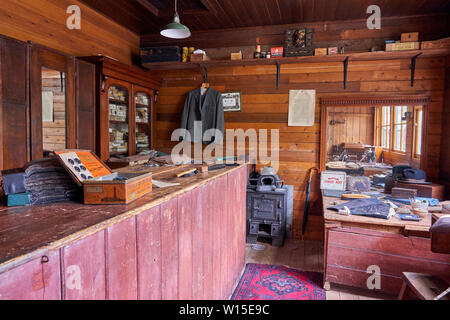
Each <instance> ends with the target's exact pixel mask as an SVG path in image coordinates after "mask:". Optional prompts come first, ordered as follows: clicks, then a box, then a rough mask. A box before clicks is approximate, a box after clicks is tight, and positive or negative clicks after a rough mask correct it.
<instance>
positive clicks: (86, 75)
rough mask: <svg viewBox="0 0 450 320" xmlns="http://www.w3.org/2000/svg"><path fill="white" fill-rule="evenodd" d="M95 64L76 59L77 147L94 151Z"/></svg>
mask: <svg viewBox="0 0 450 320" xmlns="http://www.w3.org/2000/svg"><path fill="white" fill-rule="evenodd" d="M95 90H96V89H95V66H94V65H93V64H90V63H87V62H84V61H81V60H79V59H76V106H77V108H76V111H77V112H76V113H77V148H78V149H86V150H92V151H94V152H95V147H96V146H95V140H96V132H97V131H96V130H97V128H96V127H97V125H96V114H95V113H96V110H95V106H96V104H95Z"/></svg>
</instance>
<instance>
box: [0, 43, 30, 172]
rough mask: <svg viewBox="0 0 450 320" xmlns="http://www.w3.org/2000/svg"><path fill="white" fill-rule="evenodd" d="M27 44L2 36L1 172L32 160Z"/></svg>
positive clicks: (0, 61) (0, 94) (0, 100)
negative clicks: (30, 154)
mask: <svg viewBox="0 0 450 320" xmlns="http://www.w3.org/2000/svg"><path fill="white" fill-rule="evenodd" d="M27 59H28V55H27V45H26V43H24V42H21V41H16V40H13V39H10V38H6V37H1V36H0V147H1V148H2V150H3V154H2V155H0V170H1V169H12V168H18V167H22V166H23V165H24V164H25V163H26V162H27V161H29V144H28V142H29V141H28V138H29V134H28V97H29V95H28V74H27V72H28V68H27Z"/></svg>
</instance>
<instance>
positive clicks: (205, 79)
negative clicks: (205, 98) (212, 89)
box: [202, 66, 209, 89]
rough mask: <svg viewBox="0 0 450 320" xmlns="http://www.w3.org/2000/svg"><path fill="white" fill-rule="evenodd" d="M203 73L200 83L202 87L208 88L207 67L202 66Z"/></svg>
mask: <svg viewBox="0 0 450 320" xmlns="http://www.w3.org/2000/svg"><path fill="white" fill-rule="evenodd" d="M203 74H204V79H203V83H202V89H207V88H209V83H208V69H207V68H206V67H205V66H203Z"/></svg>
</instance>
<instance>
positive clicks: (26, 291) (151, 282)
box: [0, 164, 247, 300]
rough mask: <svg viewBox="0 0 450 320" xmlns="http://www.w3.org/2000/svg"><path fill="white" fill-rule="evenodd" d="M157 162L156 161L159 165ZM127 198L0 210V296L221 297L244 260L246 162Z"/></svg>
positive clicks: (167, 176) (162, 174) (163, 176)
mask: <svg viewBox="0 0 450 320" xmlns="http://www.w3.org/2000/svg"><path fill="white" fill-rule="evenodd" d="M162 169H164V168H162ZM177 170H178V171H180V172H181V171H183V170H186V166H184V167H182V168H178V169H176V168H175V170H159V173H158V170H154V171H155V173H154V175H153V179H158V180H164V181H170V182H178V183H180V185H178V186H172V187H168V188H161V189H158V188H153V191H152V192H151V193H149V194H148V195H146V196H144V197H142V198H140V199H138V200H136V201H135V202H133V203H131V204H129V205H98V206H94V205H83V204H81V203H75V202H63V203H55V204H48V205H39V206H31V207H15V208H7V207H0V299H68V300H71V299H96V300H97V299H100V300H101V299H155V300H157V299H227V298H228V297H229V296H230V295H231V293H232V292H231V291H232V289H233V286H234V285H235V283H236V282H237V280H238V279H239V276H240V273H241V271H242V269H243V267H244V263H245V235H246V228H245V226H246V224H245V216H246V213H245V209H246V204H245V197H246V185H247V165H245V164H242V165H239V166H236V167H227V168H224V169H221V170H217V171H212V172H206V173H199V174H197V175H195V176H191V177H188V178H176V173H177Z"/></svg>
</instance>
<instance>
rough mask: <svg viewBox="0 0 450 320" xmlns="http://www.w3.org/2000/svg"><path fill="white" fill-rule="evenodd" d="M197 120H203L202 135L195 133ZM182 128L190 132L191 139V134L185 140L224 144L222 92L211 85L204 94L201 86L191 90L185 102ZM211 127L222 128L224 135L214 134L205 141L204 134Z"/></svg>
mask: <svg viewBox="0 0 450 320" xmlns="http://www.w3.org/2000/svg"><path fill="white" fill-rule="evenodd" d="M196 121H201V124H202V136H201V137H196V136H195V135H194V123H195V122H196ZM180 128H182V129H186V130H187V131H189V133H190V139H189V136H185V137H183V138H184V140H185V141H189V142H196V143H200V142H203V143H206V144H208V143H211V142H214V143H215V144H222V143H223V134H224V129H225V120H224V112H223V102H222V94H221V93H220V92H218V91H216V90H214V89H213V88H211V87H210V88H208V90H207V91H206V92H205V93H204V94H203V95H202V92H201V88H197V89H195V90H193V91H191V92H189V93H188V94H187V96H186V101H185V103H184V109H183V113H182V115H181V123H180ZM209 129H218V130H220V131H221V133H222V137H216V136H213V137H212V140H211V141H206V140H205V141H203V135H204V134H205V132H206V131H207V130H209Z"/></svg>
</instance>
